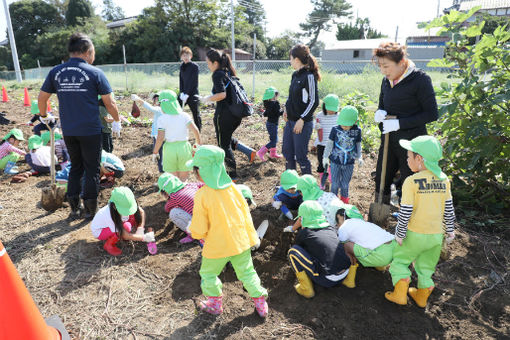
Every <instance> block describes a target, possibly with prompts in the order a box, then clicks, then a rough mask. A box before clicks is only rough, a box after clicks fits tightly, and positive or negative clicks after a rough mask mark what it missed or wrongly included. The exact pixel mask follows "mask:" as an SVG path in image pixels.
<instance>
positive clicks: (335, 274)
mask: <svg viewBox="0 0 510 340" xmlns="http://www.w3.org/2000/svg"><path fill="white" fill-rule="evenodd" d="M298 216H299V217H300V218H299V219H298V220H297V221H296V223H295V224H294V225H293V226H288V227H286V228H285V229H284V231H289V232H294V231H296V230H297V229H299V228H301V230H300V231H299V232H298V234H297V237H296V244H295V245H293V246H292V247H291V248H290V249H289V253H288V256H289V261H290V265H291V267H292V269H293V270H294V272H295V273H296V277H297V279H298V282H299V283H298V284H297V285H295V286H294V288H295V289H296V292H297V293H298V294H299V295H301V296H303V297H305V298H312V297H314V295H315V292H314V289H313V283H312V281H313V282H315V283H316V284H318V285H319V286H322V287H333V286H336V285H338V284H340V283H341V282H342V280H343V279H344V278H345V277H346V276H347V274H348V273H349V267H350V265H351V260H350V259H349V257H348V256H347V254H346V253H345V251H344V249H343V245H342V243H341V242H340V241H339V240H338V238H337V236H336V228H335V227H333V226H330V225H329V223H328V222H327V221H326V218H325V217H324V211H323V209H322V207H321V205H320V204H319V203H317V202H316V201H304V202H303V204H301V206H300V207H299V211H298Z"/></svg>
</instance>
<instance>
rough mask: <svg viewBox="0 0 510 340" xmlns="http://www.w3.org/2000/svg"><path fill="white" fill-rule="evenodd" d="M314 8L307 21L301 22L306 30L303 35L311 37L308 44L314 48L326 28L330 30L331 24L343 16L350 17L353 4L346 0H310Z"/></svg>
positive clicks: (302, 27) (300, 25)
mask: <svg viewBox="0 0 510 340" xmlns="http://www.w3.org/2000/svg"><path fill="white" fill-rule="evenodd" d="M310 1H311V2H312V5H313V10H312V11H311V12H310V14H308V16H307V18H306V22H304V23H302V24H299V27H301V29H302V30H303V31H304V32H305V33H304V34H303V36H305V37H309V38H310V42H309V43H308V46H309V47H310V48H313V46H314V45H315V43H316V42H317V39H318V38H319V34H320V33H321V32H322V31H323V30H325V31H329V30H330V29H331V25H333V24H335V23H336V21H337V20H338V19H340V18H343V17H348V16H349V15H350V14H351V12H350V9H351V5H350V4H349V3H347V2H346V1H345V0H310Z"/></svg>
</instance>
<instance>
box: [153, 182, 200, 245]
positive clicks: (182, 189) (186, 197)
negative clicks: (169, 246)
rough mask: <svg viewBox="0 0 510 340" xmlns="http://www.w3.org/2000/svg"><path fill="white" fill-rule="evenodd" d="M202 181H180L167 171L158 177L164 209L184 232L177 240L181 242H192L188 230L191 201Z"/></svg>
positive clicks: (191, 211)
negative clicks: (164, 200) (163, 198)
mask: <svg viewBox="0 0 510 340" xmlns="http://www.w3.org/2000/svg"><path fill="white" fill-rule="evenodd" d="M202 186H204V183H189V182H187V183H186V184H185V183H182V182H181V180H180V179H179V178H177V177H176V176H174V175H172V174H169V173H167V172H165V173H163V174H161V176H159V178H158V188H159V192H160V193H161V195H162V196H163V197H165V199H166V200H167V201H166V204H165V211H166V213H167V214H168V217H169V218H170V221H172V222H173V223H174V224H175V225H176V226H177V227H178V228H179V229H181V230H182V231H183V232H185V233H186V237H184V238H182V239H181V240H179V242H180V243H181V244H184V243H190V242H193V238H192V237H191V235H190V233H189V232H188V227H189V224H190V223H191V216H193V203H194V201H195V194H196V193H197V191H198V189H200V188H201V187H202Z"/></svg>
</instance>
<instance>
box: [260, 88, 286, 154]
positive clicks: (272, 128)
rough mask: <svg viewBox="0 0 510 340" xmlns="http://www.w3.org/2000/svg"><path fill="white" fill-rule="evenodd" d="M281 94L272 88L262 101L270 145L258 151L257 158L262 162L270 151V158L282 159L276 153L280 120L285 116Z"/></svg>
mask: <svg viewBox="0 0 510 340" xmlns="http://www.w3.org/2000/svg"><path fill="white" fill-rule="evenodd" d="M278 97H279V93H278V90H277V89H275V88H274V87H272V86H270V87H268V88H267V89H266V91H265V92H264V95H263V96H262V100H263V101H264V109H265V110H264V117H267V122H266V129H267V133H268V134H269V143H267V144H266V145H264V146H263V147H261V148H260V150H259V151H257V156H258V157H259V158H260V160H261V161H262V162H265V161H266V159H265V158H264V155H265V154H266V153H267V152H268V151H269V157H270V158H281V157H282V155H279V154H278V152H276V144H277V143H278V120H279V119H280V116H281V115H283V109H282V108H281V106H280V103H279V102H278Z"/></svg>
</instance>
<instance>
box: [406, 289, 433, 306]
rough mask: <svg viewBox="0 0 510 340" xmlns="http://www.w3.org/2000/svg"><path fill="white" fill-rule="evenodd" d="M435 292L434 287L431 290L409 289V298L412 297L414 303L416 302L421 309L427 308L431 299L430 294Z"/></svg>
mask: <svg viewBox="0 0 510 340" xmlns="http://www.w3.org/2000/svg"><path fill="white" fill-rule="evenodd" d="M433 290H434V287H433V286H432V287H429V288H418V289H416V288H414V287H412V288H409V291H408V292H409V296H411V297H412V298H413V300H414V302H416V304H417V305H418V306H419V307H421V308H425V306H427V300H428V299H429V296H430V294H431V293H432V291H433Z"/></svg>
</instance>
